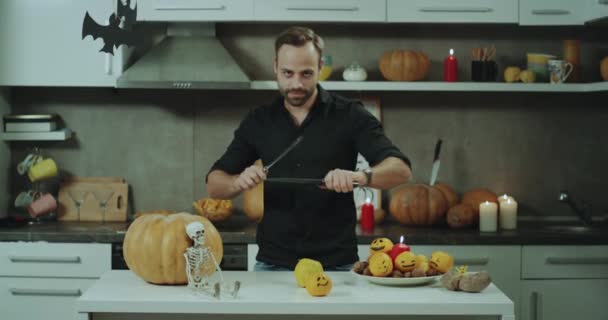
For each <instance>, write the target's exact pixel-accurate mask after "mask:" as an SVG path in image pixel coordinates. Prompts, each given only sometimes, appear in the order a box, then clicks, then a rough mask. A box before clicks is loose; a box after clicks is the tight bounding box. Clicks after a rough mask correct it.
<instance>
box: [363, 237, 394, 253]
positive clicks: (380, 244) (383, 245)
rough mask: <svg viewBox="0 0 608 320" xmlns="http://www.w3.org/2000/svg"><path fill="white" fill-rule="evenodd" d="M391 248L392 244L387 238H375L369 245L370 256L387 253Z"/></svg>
mask: <svg viewBox="0 0 608 320" xmlns="http://www.w3.org/2000/svg"><path fill="white" fill-rule="evenodd" d="M392 248H393V242H392V241H391V239H389V238H376V239H374V241H372V243H371V244H370V245H369V254H370V256H371V255H373V254H374V253H376V252H384V253H389V251H391V249H392Z"/></svg>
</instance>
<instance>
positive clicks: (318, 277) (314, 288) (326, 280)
mask: <svg viewBox="0 0 608 320" xmlns="http://www.w3.org/2000/svg"><path fill="white" fill-rule="evenodd" d="M332 285H333V283H332V281H331V278H330V277H329V276H328V275H327V274H326V273H324V272H318V273H315V274H313V275H310V276H309V277H308V279H306V291H308V293H309V294H310V295H311V296H314V297H322V296H326V295H328V294H329V292H330V291H331V287H332Z"/></svg>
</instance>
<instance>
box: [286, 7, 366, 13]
mask: <svg viewBox="0 0 608 320" xmlns="http://www.w3.org/2000/svg"><path fill="white" fill-rule="evenodd" d="M286 10H287V11H350V12H355V11H359V7H287V8H286Z"/></svg>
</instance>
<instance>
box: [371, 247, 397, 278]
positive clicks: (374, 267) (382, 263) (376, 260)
mask: <svg viewBox="0 0 608 320" xmlns="http://www.w3.org/2000/svg"><path fill="white" fill-rule="evenodd" d="M369 272H371V273H372V275H373V276H376V277H386V276H388V275H389V274H391V273H392V272H393V261H392V260H391V256H389V255H388V254H387V253H384V252H376V253H374V254H373V255H372V256H371V257H370V258H369Z"/></svg>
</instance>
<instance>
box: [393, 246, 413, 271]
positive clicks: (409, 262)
mask: <svg viewBox="0 0 608 320" xmlns="http://www.w3.org/2000/svg"><path fill="white" fill-rule="evenodd" d="M395 268H397V270H399V271H401V272H407V271H412V270H414V268H416V255H415V254H413V253H412V252H410V251H404V252H401V253H400V254H399V255H397V257H395Z"/></svg>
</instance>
